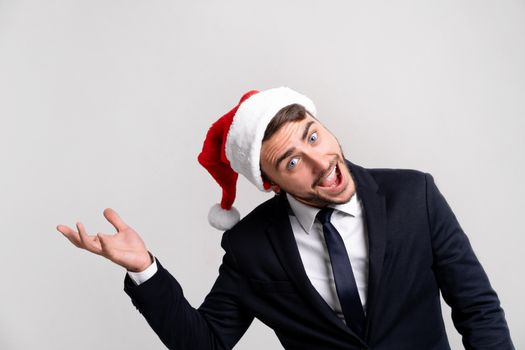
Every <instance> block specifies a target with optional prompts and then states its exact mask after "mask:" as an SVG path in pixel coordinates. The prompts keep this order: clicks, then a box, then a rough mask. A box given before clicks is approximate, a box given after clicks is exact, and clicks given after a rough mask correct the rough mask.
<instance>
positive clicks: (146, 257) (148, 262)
mask: <svg viewBox="0 0 525 350" xmlns="http://www.w3.org/2000/svg"><path fill="white" fill-rule="evenodd" d="M141 261H143V262H142V263H140V264H139V265H138V266H137V267H136V268H132V269H128V270H129V271H131V272H143V271H144V270H146V269H147V268H148V267H150V266H151V264H153V262H154V261H155V259H154V258H153V255H152V254H151V253H150V252H149V250H147V251H146V252H145V255H144V258H143V259H141Z"/></svg>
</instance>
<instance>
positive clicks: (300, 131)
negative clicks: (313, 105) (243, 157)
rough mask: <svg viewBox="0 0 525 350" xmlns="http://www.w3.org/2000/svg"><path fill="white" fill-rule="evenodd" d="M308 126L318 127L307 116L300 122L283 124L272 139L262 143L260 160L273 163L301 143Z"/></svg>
mask: <svg viewBox="0 0 525 350" xmlns="http://www.w3.org/2000/svg"><path fill="white" fill-rule="evenodd" d="M308 125H312V126H313V125H320V123H319V122H318V121H317V120H316V119H314V118H312V116H310V115H309V114H306V117H305V118H304V119H302V120H297V121H291V122H287V123H285V124H283V125H282V126H281V127H280V128H279V130H278V131H277V132H276V133H275V134H274V135H272V137H271V138H270V139H268V140H266V141H264V142H263V143H262V146H261V160H262V161H267V162H270V163H273V162H275V161H276V160H277V158H278V157H279V156H281V155H282V154H283V153H285V152H286V151H287V150H288V149H290V148H291V147H294V146H296V145H298V144H299V143H301V142H303V135H304V132H305V130H306V128H307V126H308Z"/></svg>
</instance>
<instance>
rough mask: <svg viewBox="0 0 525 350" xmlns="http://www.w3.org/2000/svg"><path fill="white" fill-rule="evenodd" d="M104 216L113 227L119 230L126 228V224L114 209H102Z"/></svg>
mask: <svg viewBox="0 0 525 350" xmlns="http://www.w3.org/2000/svg"><path fill="white" fill-rule="evenodd" d="M104 217H105V218H106V219H107V220H108V221H109V222H110V223H111V225H113V227H115V229H116V230H117V231H118V232H120V231H123V230H125V229H127V228H128V225H126V223H125V222H124V221H122V219H121V218H120V216H119V215H118V214H117V212H116V211H114V210H113V209H111V208H106V209H104Z"/></svg>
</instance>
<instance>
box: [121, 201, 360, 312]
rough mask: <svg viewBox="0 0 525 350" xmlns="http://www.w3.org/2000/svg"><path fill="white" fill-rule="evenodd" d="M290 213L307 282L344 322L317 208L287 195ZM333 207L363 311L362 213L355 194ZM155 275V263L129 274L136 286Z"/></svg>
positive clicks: (331, 220) (336, 225) (333, 214)
mask: <svg viewBox="0 0 525 350" xmlns="http://www.w3.org/2000/svg"><path fill="white" fill-rule="evenodd" d="M286 195H287V198H288V202H289V203H290V207H291V209H292V212H293V214H292V215H289V219H290V223H291V225H292V230H293V234H294V237H295V241H296V242H297V247H298V248H299V254H300V256H301V260H302V262H303V266H304V269H305V271H306V275H307V276H308V278H309V279H310V282H311V283H312V285H313V286H314V288H315V289H316V290H317V292H318V293H319V294H320V295H321V297H322V298H323V299H324V300H325V301H326V303H327V304H328V305H329V306H330V307H331V308H332V309H333V310H334V311H335V313H336V314H337V316H338V317H339V318H340V319H341V320H343V321H344V315H343V312H342V310H341V304H340V302H339V298H338V297H337V291H336V288H335V281H334V275H333V272H332V266H331V264H330V257H329V255H328V250H327V248H326V243H325V240H324V235H323V227H322V225H321V223H320V222H319V221H317V220H316V218H315V217H316V215H317V213H318V212H319V211H320V209H319V208H315V207H311V206H308V205H306V204H303V203H301V202H299V201H298V200H296V199H295V198H294V197H292V196H291V195H289V194H286ZM330 207H332V208H334V212H333V213H332V216H331V219H330V222H331V223H332V225H334V226H335V228H336V229H337V231H339V234H340V235H341V237H342V238H343V241H344V244H345V247H346V251H347V252H348V257H349V258H350V263H351V264H352V270H353V273H354V277H355V280H356V284H357V289H358V292H359V297H360V299H361V303H362V304H363V310H365V312H366V295H367V289H368V239H367V235H366V232H365V230H366V229H365V225H364V218H363V215H362V213H363V210H362V207H361V202H360V200H359V199H358V198H357V193H356V194H354V195H353V196H352V198H351V199H350V201H348V202H347V203H345V204H339V205H330ZM155 272H157V261H156V260H155V259H154V261H153V263H152V264H151V265H150V266H149V267H148V268H147V269H146V270H144V271H142V272H131V271H128V274H129V276H130V277H131V279H132V280H133V281H134V282H135V283H136V284H137V285H139V284H141V283H144V282H146V281H147V280H148V279H149V278H151V277H152V276H153V275H154V274H155Z"/></svg>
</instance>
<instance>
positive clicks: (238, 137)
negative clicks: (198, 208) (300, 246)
mask: <svg viewBox="0 0 525 350" xmlns="http://www.w3.org/2000/svg"><path fill="white" fill-rule="evenodd" d="M291 104H299V105H302V106H303V107H304V108H305V109H306V110H307V111H308V112H309V113H310V114H312V115H315V113H316V109H315V105H314V103H313V102H312V101H311V100H310V99H309V98H308V97H306V96H304V95H302V94H300V93H298V92H296V91H294V90H292V89H290V88H287V87H279V88H274V89H269V90H264V91H260V92H259V91H257V90H251V91H248V92H247V93H245V94H244V95H243V96H242V97H241V99H240V101H239V103H238V104H237V105H236V106H235V107H234V108H233V109H232V110H231V111H229V112H228V113H226V114H225V115H223V116H222V117H220V118H219V119H218V120H217V121H216V122H215V123H213V125H212V126H211V127H210V129H209V130H208V133H207V134H206V139H205V140H204V144H203V146H202V151H201V153H200V154H199V157H198V161H199V163H200V164H201V165H202V166H203V167H204V168H206V170H208V172H209V173H210V174H211V176H212V177H213V178H214V179H215V181H217V183H218V184H219V185H220V186H221V188H222V200H221V203H220V204H216V205H214V206H213V207H212V208H211V209H210V212H209V214H208V221H209V222H210V224H211V225H212V226H213V227H215V228H217V229H219V230H228V229H230V228H232V227H233V226H234V225H235V224H236V223H237V222H238V221H239V220H240V214H239V211H238V210H237V209H236V208H235V207H233V202H234V200H235V193H236V185H237V178H238V174H242V175H243V176H244V177H246V178H247V179H248V180H249V181H250V182H251V183H253V184H254V185H255V186H256V187H257V188H258V189H260V190H261V191H268V190H269V189H270V186H269V184H268V183H265V182H264V181H263V179H262V176H261V170H260V153H261V146H262V139H263V137H264V133H265V131H266V127H267V126H268V124H269V123H270V121H271V120H272V118H273V117H274V116H275V115H276V114H277V112H279V110H281V109H282V108H284V107H286V106H289V105H291Z"/></svg>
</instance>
